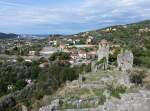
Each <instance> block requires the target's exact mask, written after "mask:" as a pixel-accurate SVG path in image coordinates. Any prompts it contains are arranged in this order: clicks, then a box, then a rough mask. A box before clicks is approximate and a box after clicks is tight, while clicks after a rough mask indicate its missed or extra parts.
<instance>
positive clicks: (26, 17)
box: [0, 0, 150, 34]
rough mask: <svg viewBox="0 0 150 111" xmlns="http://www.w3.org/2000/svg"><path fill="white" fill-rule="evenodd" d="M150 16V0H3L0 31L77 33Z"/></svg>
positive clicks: (0, 5)
mask: <svg viewBox="0 0 150 111" xmlns="http://www.w3.org/2000/svg"><path fill="white" fill-rule="evenodd" d="M149 19H150V0H0V32H5V33H17V34H54V33H55V34H56V33H57V34H58V33H59V34H75V33H78V32H83V31H89V30H95V29H99V28H103V27H106V26H112V25H119V24H128V23H134V22H138V21H143V20H149Z"/></svg>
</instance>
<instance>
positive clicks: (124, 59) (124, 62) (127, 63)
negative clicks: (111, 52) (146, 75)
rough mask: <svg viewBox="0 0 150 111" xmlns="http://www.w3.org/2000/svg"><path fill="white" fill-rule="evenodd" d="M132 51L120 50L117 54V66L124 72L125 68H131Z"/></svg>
mask: <svg viewBox="0 0 150 111" xmlns="http://www.w3.org/2000/svg"><path fill="white" fill-rule="evenodd" d="M133 59H134V57H133V53H132V52H131V51H129V50H125V51H124V52H123V51H122V52H121V54H119V55H118V56H117V63H118V68H119V69H120V70H121V71H123V72H126V71H127V70H130V69H132V67H133Z"/></svg>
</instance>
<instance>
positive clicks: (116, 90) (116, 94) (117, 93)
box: [108, 85, 127, 98]
mask: <svg viewBox="0 0 150 111" xmlns="http://www.w3.org/2000/svg"><path fill="white" fill-rule="evenodd" d="M126 89H127V88H126V87H125V86H123V85H120V86H117V87H114V86H113V85H111V86H108V90H109V91H110V93H111V95H112V96H114V97H117V98H120V94H123V93H125V92H126Z"/></svg>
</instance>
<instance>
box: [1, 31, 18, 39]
mask: <svg viewBox="0 0 150 111" xmlns="http://www.w3.org/2000/svg"><path fill="white" fill-rule="evenodd" d="M17 36H18V35H17V34H13V33H9V34H6V33H1V32H0V39H8V38H16V37H17Z"/></svg>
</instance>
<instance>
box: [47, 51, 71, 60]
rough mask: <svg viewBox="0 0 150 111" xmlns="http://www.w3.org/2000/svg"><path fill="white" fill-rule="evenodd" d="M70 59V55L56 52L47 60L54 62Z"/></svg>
mask: <svg viewBox="0 0 150 111" xmlns="http://www.w3.org/2000/svg"><path fill="white" fill-rule="evenodd" d="M69 59H70V54H69V53H66V52H56V53H54V54H52V55H51V57H50V58H49V60H50V61H55V60H69Z"/></svg>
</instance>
